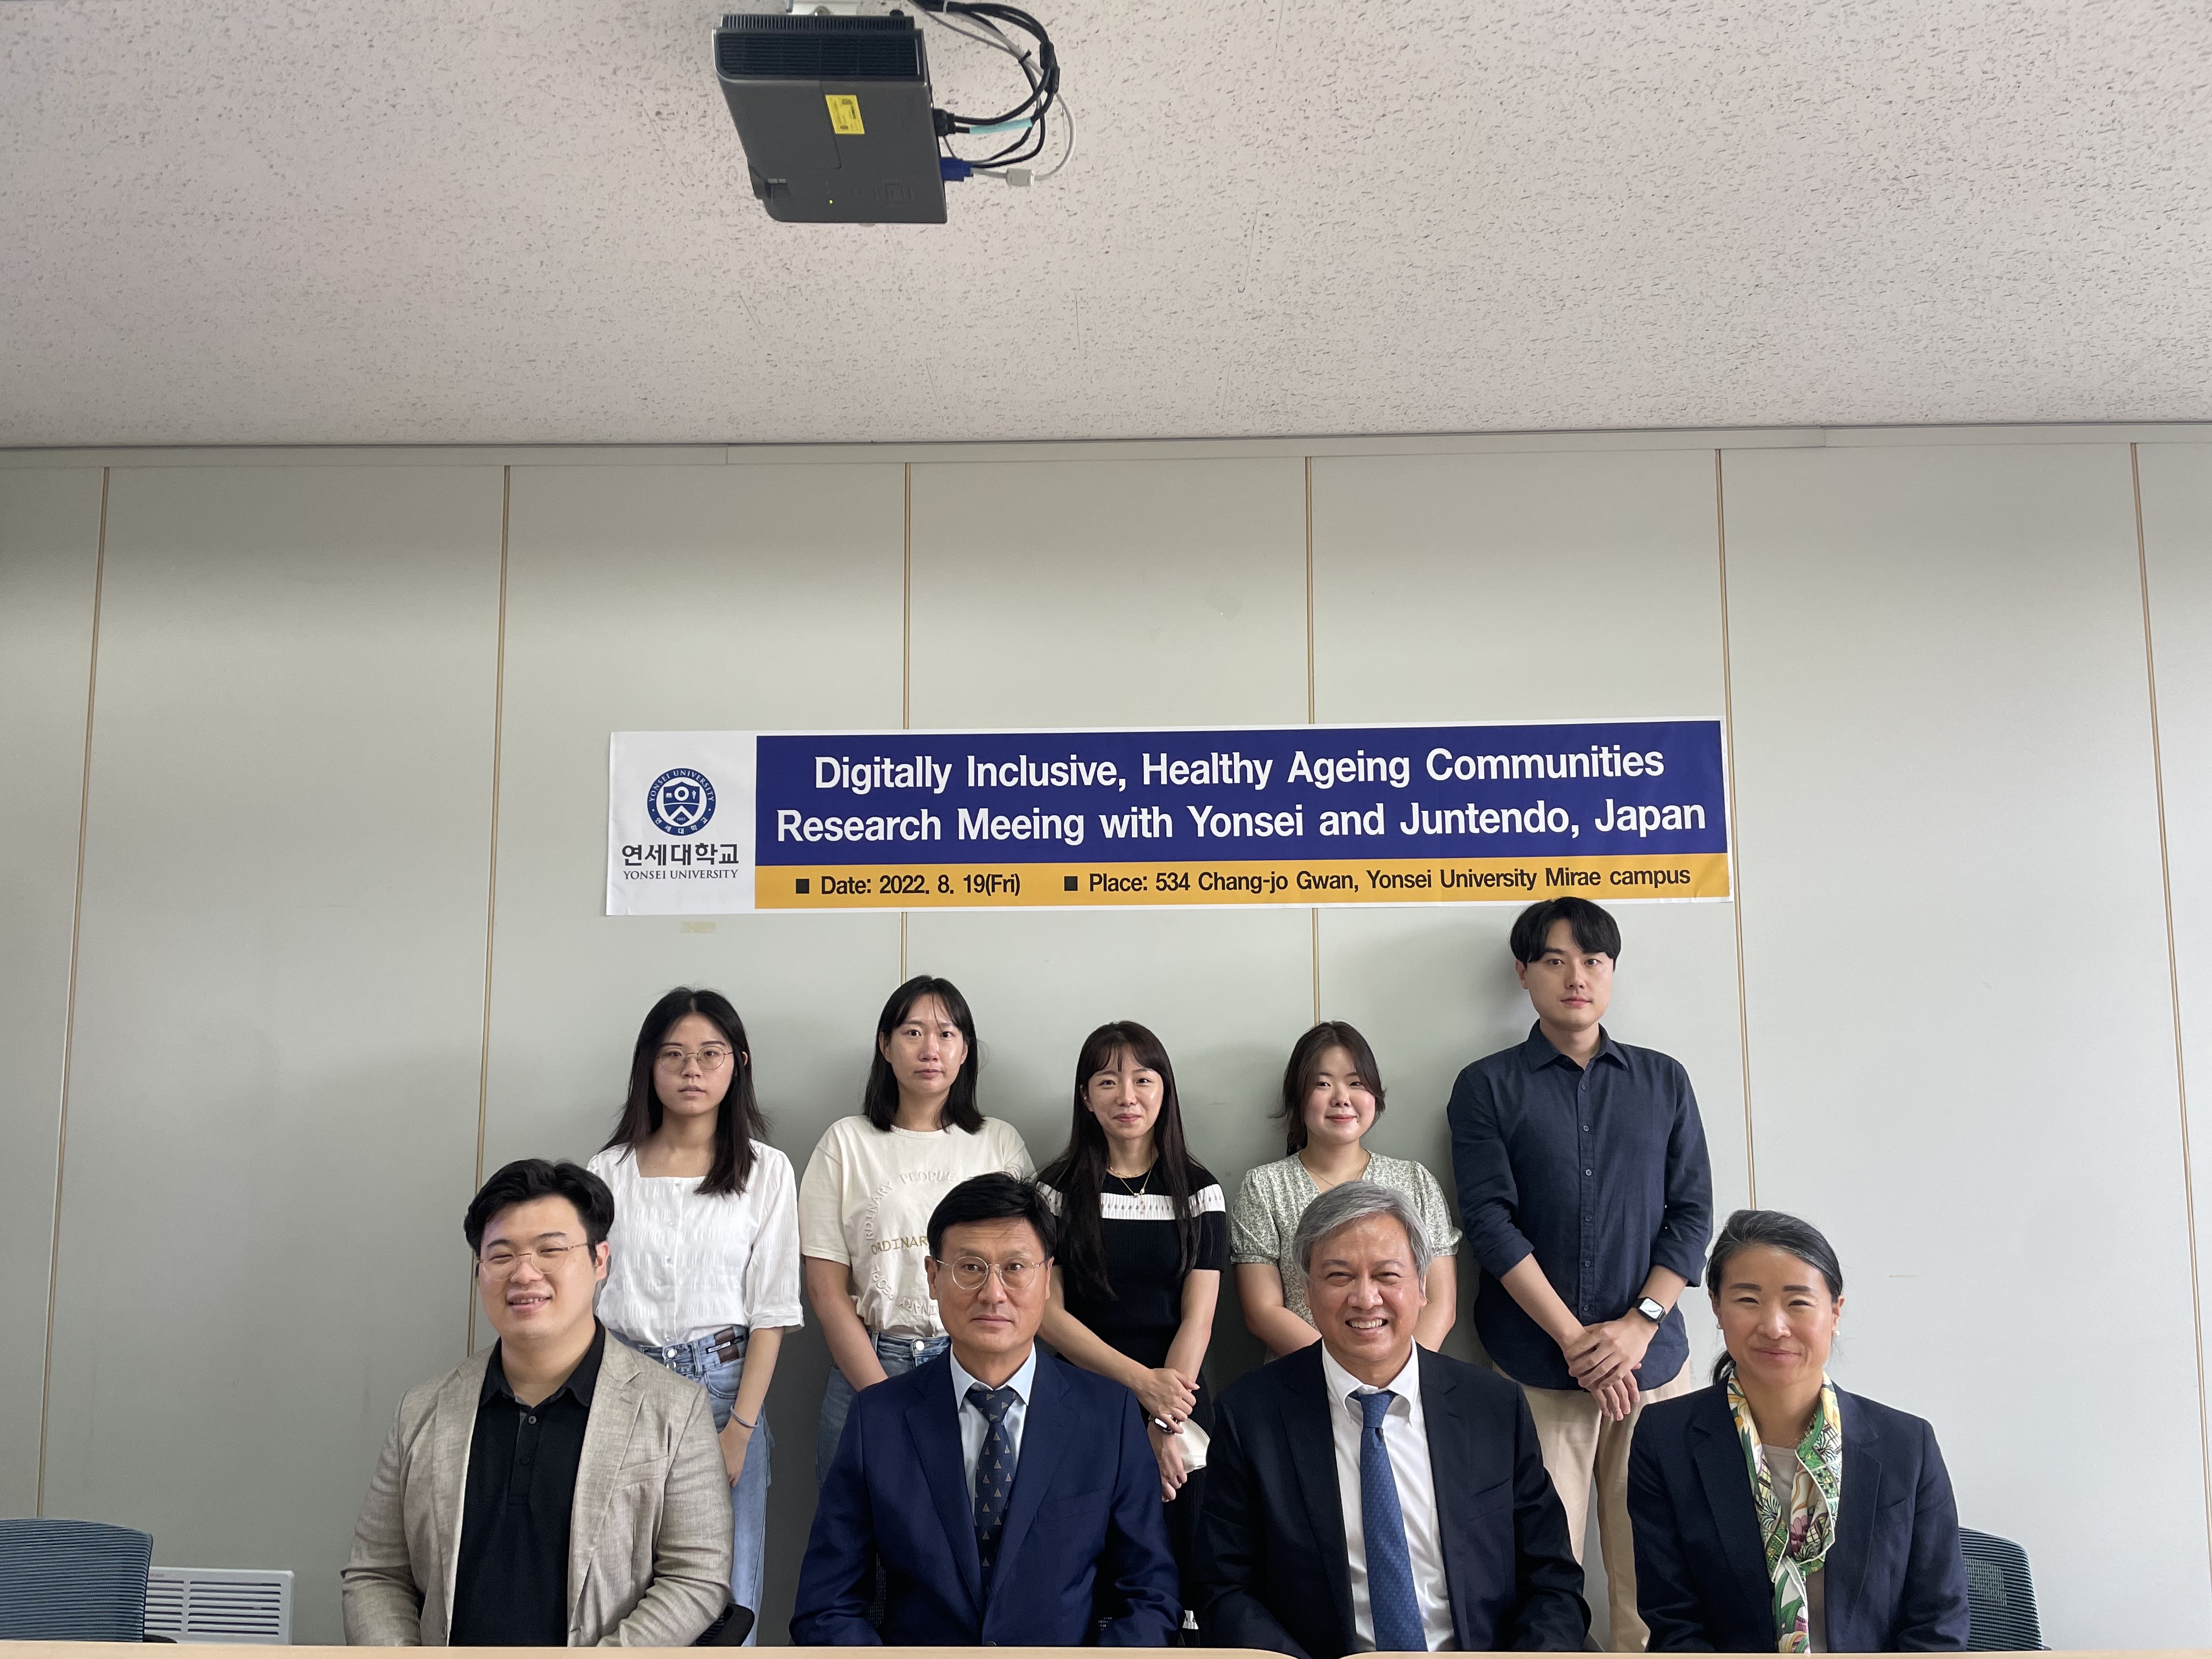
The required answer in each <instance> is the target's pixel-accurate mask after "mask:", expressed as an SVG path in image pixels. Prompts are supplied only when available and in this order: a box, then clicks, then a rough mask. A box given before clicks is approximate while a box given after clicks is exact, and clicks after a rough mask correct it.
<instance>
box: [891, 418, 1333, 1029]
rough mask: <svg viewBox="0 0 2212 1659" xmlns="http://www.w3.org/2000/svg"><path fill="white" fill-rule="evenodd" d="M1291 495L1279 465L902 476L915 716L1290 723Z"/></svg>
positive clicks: (1300, 702)
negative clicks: (908, 534)
mask: <svg viewBox="0 0 2212 1659" xmlns="http://www.w3.org/2000/svg"><path fill="white" fill-rule="evenodd" d="M1304 491H1305V482H1304V464H1303V463H1302V462H1300V461H1297V460H1293V459H1268V460H1188V461H1032V462H1012V461H994V462H981V463H975V464H970V465H928V466H917V467H915V469H914V723H915V725H916V726H1107V725H1115V726H1136V725H1142V724H1153V725H1159V726H1228V725H1236V724H1244V725H1258V724H1266V723H1272V722H1281V721H1294V720H1304V718H1305V710H1306V657H1305V604H1306V599H1305V495H1304ZM1073 1063H1074V1060H1073V1056H1070V1058H1069V1064H1070V1065H1073Z"/></svg>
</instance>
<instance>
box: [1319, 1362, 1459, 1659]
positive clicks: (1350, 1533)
mask: <svg viewBox="0 0 2212 1659" xmlns="http://www.w3.org/2000/svg"><path fill="white" fill-rule="evenodd" d="M1321 1370H1322V1378H1323V1380H1324V1382H1325V1383H1326V1385H1327V1387H1328V1402H1329V1412H1328V1426H1329V1436H1330V1437H1331V1438H1332V1439H1333V1440H1334V1442H1335V1443H1336V1495H1337V1501H1338V1502H1339V1503H1340V1504H1341V1505H1342V1506H1343V1509H1344V1543H1345V1548H1346V1553H1348V1554H1349V1555H1350V1556H1351V1558H1352V1634H1353V1635H1354V1636H1355V1637H1356V1638H1358V1643H1359V1647H1360V1650H1361V1651H1362V1652H1371V1651H1372V1650H1374V1647H1375V1610H1374V1607H1373V1604H1372V1601H1371V1600H1370V1597H1369V1595H1368V1593H1367V1533H1366V1528H1365V1527H1364V1524H1363V1523H1362V1521H1361V1516H1360V1500H1359V1437H1360V1435H1361V1433H1362V1432H1363V1431H1364V1430H1365V1428H1366V1425H1367V1413H1366V1411H1365V1409H1364V1407H1362V1406H1361V1405H1360V1403H1359V1398H1358V1396H1360V1395H1364V1394H1373V1393H1374V1392H1375V1390H1374V1389H1371V1388H1370V1387H1369V1386H1368V1385H1367V1384H1366V1383H1362V1382H1361V1381H1360V1380H1359V1379H1358V1377H1356V1376H1353V1375H1352V1373H1351V1372H1350V1371H1348V1370H1345V1369H1344V1367H1343V1366H1341V1365H1340V1364H1337V1363H1336V1360H1335V1358H1334V1356H1332V1355H1331V1354H1330V1352H1329V1351H1328V1346H1327V1345H1326V1344H1324V1345H1323V1346H1322V1351H1321ZM1389 1389H1390V1392H1391V1393H1392V1394H1395V1395H1397V1396H1398V1397H1397V1398H1396V1399H1395V1400H1393V1401H1391V1402H1390V1409H1389V1411H1388V1412H1386V1413H1383V1449H1384V1450H1385V1451H1387V1452H1389V1454H1390V1473H1391V1474H1392V1475H1393V1476H1394V1477H1395V1479H1396V1480H1397V1483H1398V1511H1399V1514H1400V1515H1401V1517H1403V1519H1404V1521H1405V1524H1406V1553H1407V1556H1408V1557H1409V1558H1410V1559H1412V1562H1413V1596H1414V1599H1415V1600H1416V1601H1418V1602H1419V1604H1420V1608H1421V1633H1422V1634H1423V1635H1424V1636H1425V1637H1426V1638H1428V1644H1429V1650H1430V1651H1431V1652H1432V1653H1437V1652H1449V1651H1450V1650H1452V1649H1454V1648H1455V1647H1457V1646H1458V1645H1459V1644H1458V1639H1457V1638H1455V1636H1454V1635H1453V1633H1452V1614H1451V1592H1450V1589H1449V1586H1448V1585H1447V1584H1446V1583H1445V1581H1444V1545H1443V1528H1441V1527H1440V1526H1439V1525H1438V1524H1437V1478H1436V1474H1435V1471H1434V1470H1433V1469H1432V1468H1431V1467H1430V1464H1429V1429H1428V1419H1426V1418H1425V1416H1424V1415H1423V1414H1422V1412H1421V1356H1420V1353H1419V1350H1416V1351H1415V1352H1413V1353H1411V1354H1408V1355H1407V1358H1406V1367H1405V1369H1404V1370H1401V1371H1400V1372H1399V1373H1398V1375H1397V1376H1395V1377H1393V1378H1392V1379H1391V1380H1390V1384H1389Z"/></svg>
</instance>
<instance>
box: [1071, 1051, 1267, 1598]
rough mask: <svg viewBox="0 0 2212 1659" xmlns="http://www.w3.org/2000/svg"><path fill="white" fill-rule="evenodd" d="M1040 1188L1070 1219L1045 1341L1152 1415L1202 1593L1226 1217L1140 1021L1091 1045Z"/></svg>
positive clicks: (1171, 1527)
mask: <svg viewBox="0 0 2212 1659" xmlns="http://www.w3.org/2000/svg"><path fill="white" fill-rule="evenodd" d="M1037 1182H1038V1184H1039V1185H1040V1186H1041V1187H1042V1188H1044V1193H1045V1197H1046V1200H1047V1201H1048V1202H1049V1203H1050V1204H1051V1205H1052V1206H1053V1208H1054V1210H1055V1211H1057V1212H1059V1214H1060V1241H1059V1243H1058V1245H1057V1246H1056V1247H1055V1250H1054V1266H1053V1274H1052V1286H1053V1288H1052V1299H1051V1301H1050V1303H1049V1304H1048V1305H1047V1306H1046V1309H1045V1315H1044V1326H1043V1334H1044V1340H1046V1341H1047V1342H1049V1343H1050V1344H1051V1345H1052V1346H1053V1348H1054V1351H1055V1352H1058V1353H1060V1354H1061V1355H1063V1356H1065V1357H1066V1358H1069V1359H1072V1360H1073V1361H1074V1362H1075V1363H1076V1364H1079V1365H1080V1366H1082V1367H1083V1369H1084V1370H1087V1371H1096V1372H1097V1373H1098V1374H1099V1375H1100V1376H1110V1377H1112V1378H1114V1379H1115V1381H1116V1382H1119V1383H1126V1384H1127V1386H1128V1388H1129V1389H1130V1390H1131V1391H1132V1392H1133V1393H1134V1394H1135V1395H1136V1396H1137V1400H1138V1402H1139V1404H1140V1405H1142V1406H1143V1407H1144V1408H1145V1416H1146V1419H1149V1421H1150V1423H1151V1425H1152V1429H1151V1433H1152V1455H1154V1456H1155V1457H1157V1458H1158V1460H1159V1465H1160V1497H1161V1498H1162V1500H1163V1501H1164V1502H1165V1503H1166V1504H1167V1505H1168V1511H1167V1522H1168V1539H1169V1542H1170V1544H1171V1545H1172V1546H1173V1547H1174V1550H1175V1557H1176V1566H1177V1567H1178V1568H1180V1569H1181V1570H1182V1576H1183V1582H1184V1583H1187V1584H1190V1583H1194V1581H1193V1580H1192V1578H1191V1576H1190V1573H1191V1538H1192V1528H1193V1527H1194V1525H1195V1523H1196V1521H1197V1516H1198V1506H1199V1503H1200V1491H1201V1488H1202V1486H1203V1484H1204V1482H1203V1475H1204V1471H1203V1469H1202V1468H1200V1469H1193V1468H1191V1467H1190V1465H1191V1462H1192V1461H1193V1458H1194V1455H1197V1456H1202V1455H1203V1454H1202V1453H1200V1452H1197V1450H1196V1448H1197V1447H1198V1446H1199V1445H1200V1443H1202V1441H1203V1440H1204V1438H1205V1437H1206V1436H1209V1435H1211V1434H1212V1431H1213V1404H1212V1399H1211V1398H1210V1397H1209V1396H1208V1395H1206V1392H1205V1388H1204V1379H1203V1376H1202V1375H1201V1373H1202V1371H1203V1370H1204V1367H1205V1364H1206V1343H1207V1342H1208V1341H1209V1340H1211V1339H1212V1335H1213V1307H1214V1303H1215V1301H1216V1300H1217V1299H1218V1297H1219V1296H1220V1294H1221V1272H1222V1269H1223V1268H1224V1267H1226V1266H1228V1263H1229V1217H1228V1213H1227V1211H1228V1206H1227V1205H1226V1204H1225V1202H1224V1201H1223V1199H1222V1195H1221V1183H1220V1182H1218V1181H1216V1180H1215V1179H1214V1178H1213V1176H1212V1173H1211V1172H1210V1171H1208V1170H1206V1167H1205V1166H1204V1165H1203V1164H1200V1163H1198V1162H1197V1161H1196V1160H1195V1159H1194V1158H1192V1157H1191V1156H1190V1154H1189V1153H1188V1152H1187V1151H1186V1150H1185V1148H1184V1144H1183V1131H1182V1106H1181V1105H1180V1104H1179V1103H1178V1102H1177V1101H1176V1081H1175V1067H1174V1066H1173V1065H1172V1064H1170V1061H1169V1060H1168V1051H1167V1048H1165V1046H1164V1044H1162V1042H1160V1040H1159V1038H1158V1037H1157V1036H1153V1035H1152V1032H1151V1031H1149V1030H1146V1028H1145V1027H1143V1026H1141V1025H1139V1024H1137V1023H1136V1022H1135V1021H1134V1020H1126V1019H1124V1020H1115V1022H1113V1023H1112V1024H1108V1025H1102V1026H1100V1027H1099V1028H1098V1029H1097V1030H1095V1031H1093V1032H1092V1033H1091V1035H1090V1036H1087V1037H1085V1039H1084V1040H1083V1049H1082V1052H1081V1053H1080V1054H1078V1055H1077V1056H1076V1060H1075V1109H1074V1117H1073V1126H1072V1127H1070V1129H1069V1131H1068V1137H1067V1149H1066V1151H1065V1152H1062V1153H1060V1156H1059V1157H1058V1158H1054V1160H1053V1161H1052V1162H1051V1163H1050V1164H1047V1165H1046V1166H1045V1169H1044V1172H1043V1173H1042V1175H1040V1176H1038V1177H1037ZM1162 1425H1165V1426H1162ZM1187 1425H1188V1426H1187ZM1193 1430H1195V1432H1194V1431H1193Z"/></svg>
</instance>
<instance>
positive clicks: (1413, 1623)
mask: <svg viewBox="0 0 2212 1659" xmlns="http://www.w3.org/2000/svg"><path fill="white" fill-rule="evenodd" d="M1352 1397H1353V1398H1354V1399H1356V1400H1358V1401H1359V1409H1360V1411H1361V1412H1362V1413H1364V1415H1365V1418H1366V1421H1365V1422H1364V1424H1362V1425H1361V1426H1360V1430H1359V1529H1360V1531H1361V1533H1362V1534H1364V1536H1365V1538H1366V1542H1367V1606H1368V1610H1369V1612H1370V1613H1372V1614H1373V1616H1374V1620H1375V1646H1376V1650H1378V1651H1381V1652H1383V1653H1425V1652H1426V1651H1427V1650H1428V1646H1429V1638H1428V1637H1427V1635H1426V1634H1425V1632H1423V1631H1422V1629H1421V1604H1420V1602H1419V1601H1417V1600H1416V1599H1415V1598H1414V1595H1413V1557H1412V1555H1410V1554H1409V1553H1407V1549H1406V1517H1405V1514H1404V1512H1403V1511H1402V1510H1400V1509H1399V1507H1398V1478H1397V1477H1396V1476H1395V1475H1394V1474H1391V1472H1390V1451H1389V1448H1388V1447H1387V1446H1385V1445H1384V1444H1383V1414H1384V1413H1386V1412H1388V1411H1389V1409H1390V1402H1391V1401H1394V1400H1395V1399H1396V1398H1397V1397H1398V1396H1397V1395H1395V1394H1392V1393H1391V1392H1390V1390H1389V1389H1376V1391H1375V1392H1374V1393H1372V1394H1362V1395H1353V1396H1352Z"/></svg>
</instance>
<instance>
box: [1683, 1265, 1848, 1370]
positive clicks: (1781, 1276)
mask: <svg viewBox="0 0 2212 1659" xmlns="http://www.w3.org/2000/svg"><path fill="white" fill-rule="evenodd" d="M1843 1311H1844V1299H1843V1297H1839V1296H1833V1295H1831V1294H1830V1293H1829V1291H1828V1281H1827V1279H1826V1278H1825V1277H1823V1276H1822V1274H1821V1272H1820V1269H1819V1268H1818V1267H1814V1266H1813V1265H1812V1264H1811V1263H1809V1262H1807V1261H1800V1260H1799V1259H1798V1258H1797V1257H1796V1256H1794V1255H1790V1254H1789V1253H1788V1252H1787V1251H1785V1250H1778V1249H1775V1248H1774V1247H1773V1246H1772V1245H1771V1244H1753V1245H1748V1246H1747V1247H1745V1248H1744V1249H1740V1250H1737V1251H1736V1252H1735V1253H1734V1254H1733V1255H1730V1256H1729V1259H1728V1261H1727V1262H1726V1263H1725V1264H1724V1265H1723V1270H1722V1273H1721V1288H1720V1294H1719V1295H1718V1296H1717V1297H1714V1298H1713V1316H1714V1317H1715V1318H1717V1320H1719V1321H1720V1327H1721V1340H1723V1342H1725V1343H1727V1344H1728V1351H1729V1358H1731V1359H1733V1360H1735V1368H1736V1372H1737V1374H1738V1375H1739V1376H1741V1377H1742V1378H1743V1379H1744V1381H1745V1383H1747V1384H1755V1385H1759V1386H1763V1387H1765V1388H1768V1389H1774V1390H1776V1391H1777V1392H1782V1391H1786V1390H1796V1389H1803V1388H1806V1387H1808V1386H1810V1385H1812V1384H1814V1383H1818V1382H1819V1381H1820V1376H1821V1375H1822V1374H1823V1373H1824V1372H1826V1370H1827V1369H1828V1350H1829V1349H1830V1348H1832V1346H1834V1345H1835V1340H1836V1325H1837V1322H1838V1321H1839V1320H1840V1319H1841V1318H1842V1316H1843Z"/></svg>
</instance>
